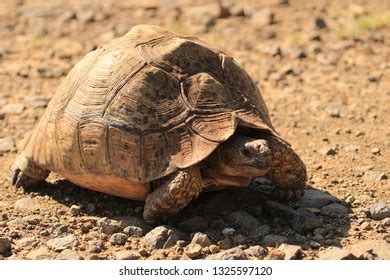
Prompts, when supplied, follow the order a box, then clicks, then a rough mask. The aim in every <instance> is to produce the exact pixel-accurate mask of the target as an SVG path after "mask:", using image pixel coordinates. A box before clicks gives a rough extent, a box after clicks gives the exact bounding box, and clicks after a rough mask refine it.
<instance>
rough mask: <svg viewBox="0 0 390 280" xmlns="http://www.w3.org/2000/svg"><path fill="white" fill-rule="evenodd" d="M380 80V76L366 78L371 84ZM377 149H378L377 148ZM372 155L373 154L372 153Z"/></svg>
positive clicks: (373, 75)
mask: <svg viewBox="0 0 390 280" xmlns="http://www.w3.org/2000/svg"><path fill="white" fill-rule="evenodd" d="M379 79H380V76H379V75H375V74H370V75H368V76H367V80H368V81H369V82H371V83H376V82H378V81H379ZM377 149H378V148H377ZM378 153H379V149H378ZM373 154H374V153H373Z"/></svg>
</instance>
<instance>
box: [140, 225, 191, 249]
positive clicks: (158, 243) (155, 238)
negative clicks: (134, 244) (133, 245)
mask: <svg viewBox="0 0 390 280" xmlns="http://www.w3.org/2000/svg"><path fill="white" fill-rule="evenodd" d="M180 239H184V240H185V239H187V236H186V235H185V234H184V233H182V232H180V231H179V230H177V229H174V228H171V227H168V226H159V227H156V228H155V229H153V230H151V231H150V232H149V233H148V234H146V235H145V236H144V238H143V243H144V245H145V246H146V247H149V248H151V249H166V248H170V247H172V246H174V245H175V244H176V242H177V241H178V240H180Z"/></svg>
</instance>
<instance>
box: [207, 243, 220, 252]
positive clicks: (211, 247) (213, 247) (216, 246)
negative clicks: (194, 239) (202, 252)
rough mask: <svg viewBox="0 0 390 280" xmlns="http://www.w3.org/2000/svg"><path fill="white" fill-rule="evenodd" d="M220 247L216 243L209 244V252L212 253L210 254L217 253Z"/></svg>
mask: <svg viewBox="0 0 390 280" xmlns="http://www.w3.org/2000/svg"><path fill="white" fill-rule="evenodd" d="M220 249H221V248H220V247H219V246H218V245H214V244H212V245H210V246H209V250H210V253H212V254H216V253H218V252H219V251H220Z"/></svg>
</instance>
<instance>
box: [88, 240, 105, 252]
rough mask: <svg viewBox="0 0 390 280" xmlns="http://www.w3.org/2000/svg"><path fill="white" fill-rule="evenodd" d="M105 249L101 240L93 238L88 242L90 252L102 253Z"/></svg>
mask: <svg viewBox="0 0 390 280" xmlns="http://www.w3.org/2000/svg"><path fill="white" fill-rule="evenodd" d="M103 250H104V244H103V242H102V241H100V240H92V241H89V242H88V252H89V253H100V252H101V251H103Z"/></svg>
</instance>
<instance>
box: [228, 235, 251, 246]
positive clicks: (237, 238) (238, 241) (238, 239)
mask: <svg viewBox="0 0 390 280" xmlns="http://www.w3.org/2000/svg"><path fill="white" fill-rule="evenodd" d="M231 240H232V242H233V243H234V244H235V245H242V244H245V243H246V242H247V240H248V238H247V237H245V236H244V235H242V234H237V235H234V236H233V237H232V238H231Z"/></svg>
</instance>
